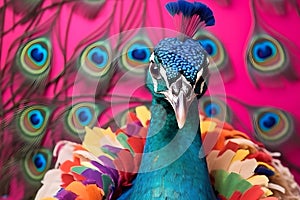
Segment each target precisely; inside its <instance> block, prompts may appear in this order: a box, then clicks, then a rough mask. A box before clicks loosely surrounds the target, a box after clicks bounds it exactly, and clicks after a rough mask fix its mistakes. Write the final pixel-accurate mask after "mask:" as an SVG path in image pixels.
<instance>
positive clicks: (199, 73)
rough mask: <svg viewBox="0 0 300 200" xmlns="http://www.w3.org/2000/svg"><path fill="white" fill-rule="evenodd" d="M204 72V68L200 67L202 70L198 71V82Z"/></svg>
mask: <svg viewBox="0 0 300 200" xmlns="http://www.w3.org/2000/svg"><path fill="white" fill-rule="evenodd" d="M202 74H203V68H201V69H200V71H199V72H198V73H197V79H196V83H197V82H198V81H199V79H200V77H201V76H202Z"/></svg>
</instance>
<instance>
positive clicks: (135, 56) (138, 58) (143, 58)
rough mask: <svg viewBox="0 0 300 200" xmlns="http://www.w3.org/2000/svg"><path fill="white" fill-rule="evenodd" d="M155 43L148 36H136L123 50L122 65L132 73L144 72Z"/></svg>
mask: <svg viewBox="0 0 300 200" xmlns="http://www.w3.org/2000/svg"><path fill="white" fill-rule="evenodd" d="M152 48H153V44H152V43H151V42H150V40H149V39H148V38H147V37H146V36H136V37H134V38H133V39H132V41H129V42H128V43H126V45H124V47H123V48H122V51H121V67H122V68H123V69H125V70H127V71H130V72H132V73H138V74H141V73H144V71H145V68H146V67H147V66H148V63H149V58H150V56H151V53H152Z"/></svg>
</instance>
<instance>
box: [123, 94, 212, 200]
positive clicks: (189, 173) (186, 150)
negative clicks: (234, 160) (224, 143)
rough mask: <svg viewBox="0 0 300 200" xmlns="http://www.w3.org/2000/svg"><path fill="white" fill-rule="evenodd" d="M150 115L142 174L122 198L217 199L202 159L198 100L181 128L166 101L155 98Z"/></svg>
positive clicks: (146, 199) (193, 104) (140, 173)
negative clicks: (200, 154)
mask: <svg viewBox="0 0 300 200" xmlns="http://www.w3.org/2000/svg"><path fill="white" fill-rule="evenodd" d="M151 113H152V114H151V115H152V117H151V123H150V128H149V132H148V136H147V140H146V145H145V149H144V155H143V158H142V163H141V166H140V169H139V174H138V176H137V178H136V180H135V181H134V184H133V186H132V188H131V189H129V190H128V191H127V192H126V193H124V195H122V197H121V198H120V199H139V200H140V199H145V200H148V199H185V200H187V199H202V200H213V199H215V196H214V193H213V190H212V187H211V184H210V179H209V175H208V169H207V165H206V161H205V158H203V156H202V157H201V158H199V153H200V147H201V137H200V131H199V114H198V107H197V100H194V102H193V103H192V104H191V106H190V108H189V112H188V116H187V120H186V123H185V125H184V127H183V128H182V129H179V128H178V126H177V121H176V117H175V114H174V111H173V109H172V107H171V105H170V104H169V103H168V102H167V101H166V100H165V99H161V98H153V102H152V108H151Z"/></svg>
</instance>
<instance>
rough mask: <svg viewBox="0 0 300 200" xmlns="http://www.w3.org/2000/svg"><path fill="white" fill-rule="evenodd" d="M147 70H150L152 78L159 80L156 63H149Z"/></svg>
mask: <svg viewBox="0 0 300 200" xmlns="http://www.w3.org/2000/svg"><path fill="white" fill-rule="evenodd" d="M149 70H150V73H151V75H152V77H153V78H155V79H161V74H160V70H159V66H158V65H157V64H156V63H154V62H153V61H151V63H150V66H149Z"/></svg>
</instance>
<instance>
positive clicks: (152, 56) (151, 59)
mask: <svg viewBox="0 0 300 200" xmlns="http://www.w3.org/2000/svg"><path fill="white" fill-rule="evenodd" d="M149 61H150V62H154V53H152V54H151V56H150V58H149Z"/></svg>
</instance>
